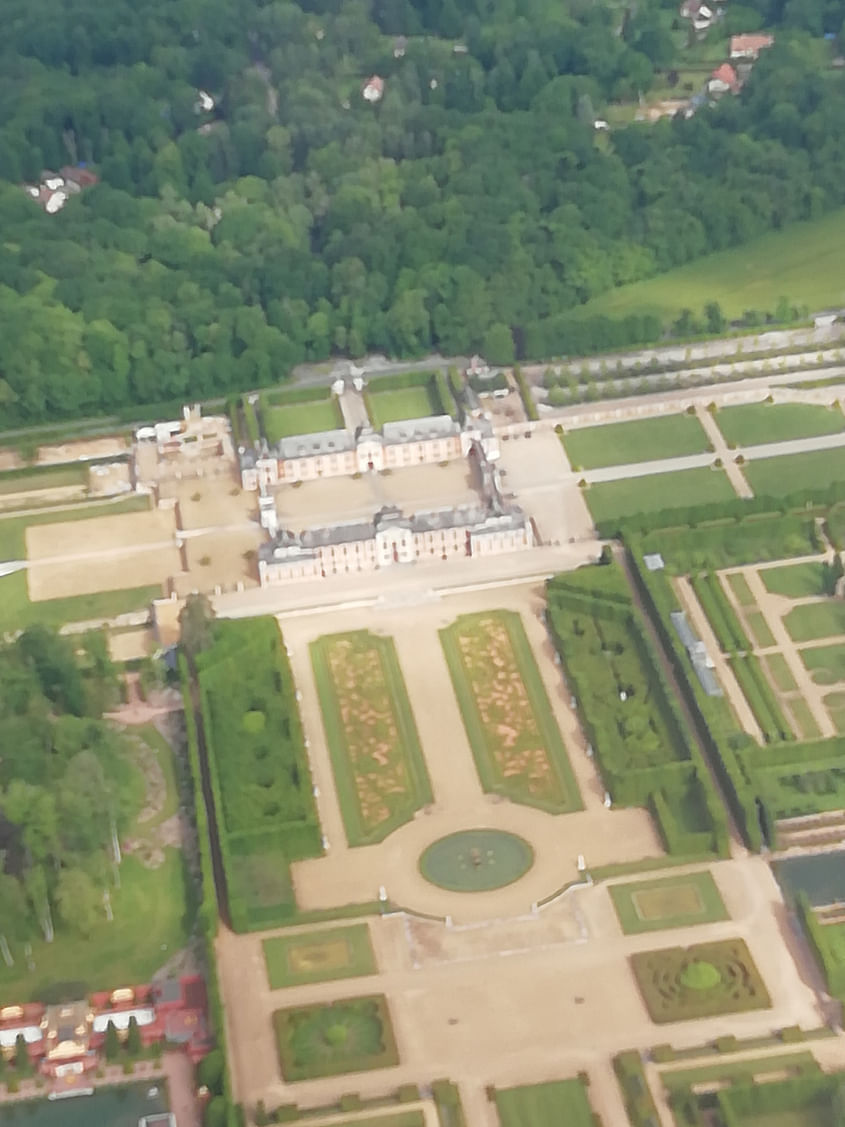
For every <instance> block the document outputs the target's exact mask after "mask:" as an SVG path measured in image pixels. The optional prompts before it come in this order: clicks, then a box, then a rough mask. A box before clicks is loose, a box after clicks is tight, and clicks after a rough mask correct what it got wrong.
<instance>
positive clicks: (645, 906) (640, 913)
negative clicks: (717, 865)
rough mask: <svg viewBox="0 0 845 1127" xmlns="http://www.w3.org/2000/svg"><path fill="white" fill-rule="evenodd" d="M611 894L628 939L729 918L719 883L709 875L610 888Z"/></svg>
mask: <svg viewBox="0 0 845 1127" xmlns="http://www.w3.org/2000/svg"><path fill="white" fill-rule="evenodd" d="M608 892H609V893H610V899H611V900H612V902H613V907H614V908H615V909H616V915H617V916H618V917H619V923H620V924H621V926H622V930H623V931H624V932H625V934H626V935H639V934H641V933H642V932H645V931H663V930H666V929H667V928H673V927H692V926H694V925H695V924H705V923H714V922H715V921H717V920H726V919H727V918H728V913H727V910H726V909H725V905H724V902H723V901H722V897H721V896H720V895H719V890H718V888H717V887H716V882H715V881H714V880H713V877H712V876H711V875H710V873H709V872H707V871H702V872H697V873H687V874H686V875H684V876H671V877H655V878H653V879H651V880H640V881H629V882H627V883H625V884H611V885H610V886H609V888H608Z"/></svg>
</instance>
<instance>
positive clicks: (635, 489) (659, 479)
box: [585, 467, 736, 524]
mask: <svg viewBox="0 0 845 1127" xmlns="http://www.w3.org/2000/svg"><path fill="white" fill-rule="evenodd" d="M735 498H736V493H734V490H733V486H732V485H731V483H730V482H729V481H728V478H727V476H726V474H725V471H724V470H716V469H710V468H709V467H702V468H700V469H694V470H680V471H678V472H677V473H672V474H648V475H647V476H646V477H632V478H622V479H620V480H619V481H605V482H600V483H599V484H598V485H591V486H590V487H589V489H587V490H586V491H585V499H586V501H587V504H588V506H589V508H590V512H591V513H592V514H593V519H594V520H595V522H596V523H597V524H600V523H601V522H602V521H607V520H615V519H617V518H618V517H622V516H628V515H630V514H631V513H659V512H660V511H661V510H663V509H677V508H686V507H687V506H693V505H707V504H710V503H711V502H714V501H733V500H735Z"/></svg>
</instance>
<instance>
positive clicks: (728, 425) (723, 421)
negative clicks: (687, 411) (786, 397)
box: [716, 403, 845, 446]
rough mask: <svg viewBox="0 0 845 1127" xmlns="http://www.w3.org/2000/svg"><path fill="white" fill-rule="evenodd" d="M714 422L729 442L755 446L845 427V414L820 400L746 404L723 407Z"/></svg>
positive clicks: (830, 432)
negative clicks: (814, 401) (813, 401)
mask: <svg viewBox="0 0 845 1127" xmlns="http://www.w3.org/2000/svg"><path fill="white" fill-rule="evenodd" d="M716 422H717V424H718V426H719V430H720V431H721V432H722V434H723V435H724V438H725V441H726V442H727V443H728V445H733V446H758V445H761V444H762V443H764V442H788V441H789V440H790V439H793V438H812V437H813V436H815V435H818V434H836V433H837V432H838V431H841V430H845V415H843V414H842V412H841V411H840V410H839V408H838V407H824V406H822V405H821V404H820V403H746V404H744V405H743V406H741V407H724V408H722V409H721V410H720V411H718V412H717V413H716Z"/></svg>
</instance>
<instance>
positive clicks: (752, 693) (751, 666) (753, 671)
mask: <svg viewBox="0 0 845 1127" xmlns="http://www.w3.org/2000/svg"><path fill="white" fill-rule="evenodd" d="M731 669H732V670H733V672H734V676H735V677H736V679H737V681H738V682H739V687H740V688H741V689H742V692H743V694H744V696H745V699H746V700H747V701H748V703H749V705H750V706H751V711H752V712H753V713H754V717H755V719H756V720H757V723H758V724H759V725H760V730H761V731H762V733H763V737H764V739H765V740H766V743H769V744H771V743H779V742H782V741H785V740H794V739H795V733H794V732H793V731H792V729H791V728H790V726H789V724H788V723H787V722H786V718H785V716H784V715H783V712H782V710H781V707H780V705H779V704H778V701H777V697H776V696H775V694H774V692H773V690H772V687H771V685H770V684H769V682H768V681H767V680H766V675H765V674H764V673H763V670H762V667H761V666H760V662H759V659H758V658H757V657H755V656H754V654H744V655H738V656H736V657H734V658H732V659H731Z"/></svg>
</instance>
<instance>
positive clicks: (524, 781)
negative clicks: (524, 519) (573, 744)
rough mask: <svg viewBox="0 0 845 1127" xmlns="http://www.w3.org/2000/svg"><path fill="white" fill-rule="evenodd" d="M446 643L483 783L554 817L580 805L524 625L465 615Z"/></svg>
mask: <svg viewBox="0 0 845 1127" xmlns="http://www.w3.org/2000/svg"><path fill="white" fill-rule="evenodd" d="M440 642H441V644H442V646H443V652H444V654H445V656H446V664H447V665H448V666H449V672H450V674H451V676H452V685H453V687H454V689H455V696H456V697H457V699H458V705H459V707H460V710H461V716H462V718H463V721H464V727H465V728H466V732H467V737H468V739H469V743H470V747H471V748H472V753H473V756H474V757H475V763H476V767H477V768H478V775H479V778H480V779H481V785H482V786H483V787H484V789H485V790H486V791H491V792H493V793H495V794H502V795H504V796H505V797H506V798H510V799H511V800H512V801H514V802H524V803H526V804H527V805H530V806H538V807H540V809H542V810H548V811H549V812H550V813H553V814H561V813H566V812H568V811H571V810H578V809H580V808H581V796H580V794H579V793H578V785H577V783H576V782H575V776H574V775H573V773H572V768H571V766H570V764H569V758H568V756H567V754H566V748H565V747H564V745H563V740H562V738H561V735H560V729H559V728H558V726H557V721H556V719H555V716H554V713H553V712H552V708H551V704H550V702H549V697H548V694H547V692H546V688H545V686H544V685H543V681H542V678H541V676H540V670H539V669H538V668H537V662H536V660H535V658H534V654H533V653H532V650H531V644H530V642H529V641H528V637H527V635H526V633H525V628H524V626H523V625H522V620H521V618H520V617H519V615H518V614H517V613H516V612H513V611H483V612H482V613H480V614H469V615H461V617H460V618H458V619H457V620H456V621H455V622H454V623H453V624H452V625H451V626H449V627H447V628H446V629H445V630H441V631H440Z"/></svg>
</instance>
